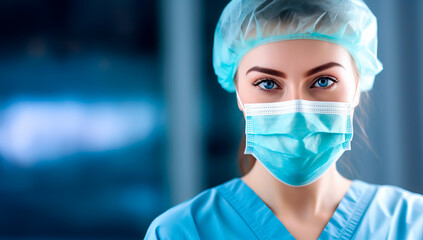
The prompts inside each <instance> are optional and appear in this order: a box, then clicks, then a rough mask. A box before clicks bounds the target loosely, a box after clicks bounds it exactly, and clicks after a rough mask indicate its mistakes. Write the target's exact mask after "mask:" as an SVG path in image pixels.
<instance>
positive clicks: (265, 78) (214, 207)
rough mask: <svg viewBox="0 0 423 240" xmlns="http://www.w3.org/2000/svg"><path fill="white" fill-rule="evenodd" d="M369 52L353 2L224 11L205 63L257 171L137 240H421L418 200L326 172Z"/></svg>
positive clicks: (238, 2)
mask: <svg viewBox="0 0 423 240" xmlns="http://www.w3.org/2000/svg"><path fill="white" fill-rule="evenodd" d="M376 46H377V37H376V19H375V17H374V16H373V14H372V13H371V11H370V10H369V9H368V7H367V6H366V5H365V4H364V3H363V2H362V1H361V0H308V1H307V0H274V1H266V0H233V1H231V2H230V3H229V4H228V6H227V7H226V8H225V10H224V11H223V13H222V16H221V18H220V20H219V23H218V25H217V28H216V32H215V42H214V56H213V64H214V68H215V72H216V74H217V76H218V79H219V83H220V84H221V85H222V87H223V88H224V89H226V90H227V91H230V92H234V91H235V92H236V96H237V101H238V105H239V108H240V110H241V111H243V114H244V117H245V120H246V130H245V133H246V144H245V153H246V154H250V155H252V156H253V157H254V159H256V160H257V161H255V163H254V165H253V167H252V169H251V170H250V171H249V172H248V173H247V174H246V175H244V176H243V177H242V178H236V179H233V180H231V181H229V182H227V183H224V184H222V185H220V186H217V187H215V188H212V189H209V190H206V191H204V192H203V193H201V194H199V195H198V196H196V197H195V198H193V199H191V200H189V201H187V202H184V203H182V204H180V205H178V206H176V207H174V208H172V209H170V210H168V211H167V212H165V213H164V214H162V215H161V216H159V217H158V218H156V219H155V220H154V221H153V223H152V224H151V226H150V228H149V229H148V231H147V235H146V239H423V197H422V196H421V195H418V194H414V193H410V192H407V191H405V190H403V189H400V188H396V187H392V186H379V185H373V184H368V183H365V182H362V181H359V180H354V181H351V180H348V179H346V178H344V177H342V176H341V175H340V174H339V173H338V171H337V169H336V164H335V163H336V161H337V160H338V159H339V158H340V156H341V155H342V153H343V152H344V151H345V150H350V143H351V140H352V136H353V129H352V126H353V123H352V122H353V113H354V108H355V107H356V106H357V105H358V104H359V99H360V93H361V92H366V91H368V90H370V89H371V88H372V86H373V80H374V77H375V75H376V74H378V73H379V72H380V71H381V70H382V66H381V64H380V62H379V60H378V59H377V57H376Z"/></svg>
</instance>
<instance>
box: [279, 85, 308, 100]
mask: <svg viewBox="0 0 423 240" xmlns="http://www.w3.org/2000/svg"><path fill="white" fill-rule="evenodd" d="M300 99H301V100H312V99H311V98H310V96H309V94H308V92H307V91H306V90H305V88H304V86H301V85H300V84H290V85H286V86H285V89H284V93H283V95H282V99H281V101H290V100H300Z"/></svg>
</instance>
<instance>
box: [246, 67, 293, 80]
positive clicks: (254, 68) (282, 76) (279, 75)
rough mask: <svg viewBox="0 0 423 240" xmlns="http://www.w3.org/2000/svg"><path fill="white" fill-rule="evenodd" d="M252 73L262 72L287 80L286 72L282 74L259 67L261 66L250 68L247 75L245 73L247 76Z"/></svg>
mask: <svg viewBox="0 0 423 240" xmlns="http://www.w3.org/2000/svg"><path fill="white" fill-rule="evenodd" d="M252 71H256V72H262V73H266V74H269V75H273V76H277V77H281V78H286V73H284V72H280V71H278V70H274V69H270V68H264V67H259V66H255V67H252V68H250V69H249V70H248V71H247V73H245V75H247V74H248V73H249V72H252Z"/></svg>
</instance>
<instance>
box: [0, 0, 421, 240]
mask: <svg viewBox="0 0 423 240" xmlns="http://www.w3.org/2000/svg"><path fill="white" fill-rule="evenodd" d="M227 2H228V1H227V0H203V1H198V0H178V1H176V0H161V1H140V0H122V1H112V0H103V1H95V0H88V1H87V0H62V1H54V0H38V1H30V0H1V1H0V239H140V238H142V237H143V236H144V234H145V231H146V230H147V227H148V225H149V224H150V222H151V221H152V220H153V219H154V218H155V217H156V216H157V215H159V214H160V213H162V212H163V211H165V210H166V209H168V208H169V207H171V206H173V205H175V204H177V203H180V202H181V201H184V200H187V199H189V198H191V197H193V196H194V195H196V194H198V193H199V192H200V191H202V190H204V189H206V188H209V187H213V186H216V185H217V184H220V183H223V182H225V181H227V180H229V179H231V178H234V177H239V176H241V173H240V171H239V169H238V166H237V152H238V146H239V143H240V140H241V136H242V135H243V132H244V129H243V128H244V125H243V118H242V115H241V113H240V112H239V110H238V108H237V105H236V100H235V95H234V94H229V93H227V92H225V91H224V90H223V89H221V88H220V86H219V85H218V83H217V81H216V77H215V75H214V73H213V69H212V62H211V60H212V44H213V33H214V28H215V26H216V23H217V20H218V18H219V15H220V13H221V11H222V10H223V8H224V6H225V5H226V3H227ZM366 2H367V4H368V5H369V7H370V9H372V11H373V12H374V14H375V15H376V17H377V18H378V22H379V57H380V59H381V61H382V63H383V64H384V70H383V71H382V73H381V74H379V75H378V76H377V77H376V82H375V85H374V89H373V90H372V91H371V92H370V98H369V99H368V100H364V99H363V101H362V107H363V108H362V110H363V111H362V112H358V113H357V117H358V118H360V119H362V121H363V122H364V123H365V130H366V133H367V135H368V142H369V144H368V143H366V140H365V138H363V137H361V136H360V135H363V134H359V133H358V134H356V136H355V139H354V141H353V146H352V151H351V152H348V153H346V154H345V155H344V156H343V157H342V160H341V161H340V162H339V168H340V170H341V171H342V173H343V174H344V175H345V176H347V177H349V178H357V179H361V180H365V181H368V182H371V183H378V184H394V185H397V186H400V187H403V188H405V189H408V190H410V191H414V192H418V193H423V125H422V123H423V104H422V103H423V94H421V92H423V81H422V79H421V78H422V77H421V76H422V75H423V67H422V66H421V63H422V61H423V47H422V46H421V43H422V42H423V25H422V23H423V15H422V14H421V12H423V1H419V0H409V1H400V0H373V1H370V0H368V1H366ZM356 129H358V126H356Z"/></svg>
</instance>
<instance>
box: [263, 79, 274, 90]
mask: <svg viewBox="0 0 423 240" xmlns="http://www.w3.org/2000/svg"><path fill="white" fill-rule="evenodd" d="M264 87H265V88H267V89H271V88H273V83H272V82H270V81H267V82H266V83H265V85H264Z"/></svg>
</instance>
